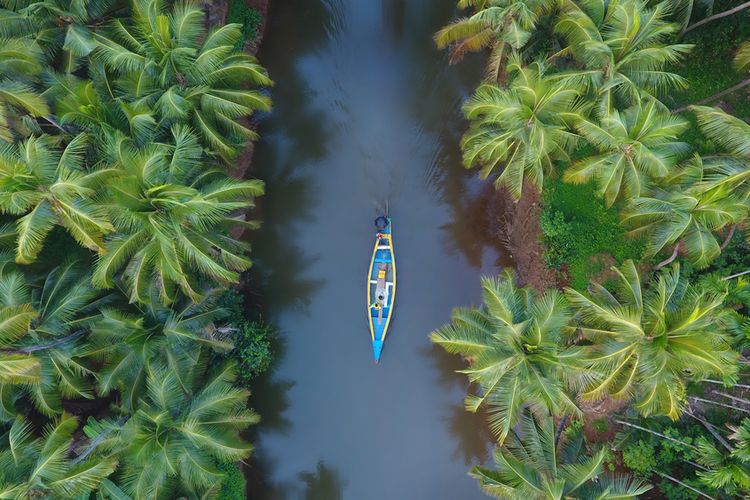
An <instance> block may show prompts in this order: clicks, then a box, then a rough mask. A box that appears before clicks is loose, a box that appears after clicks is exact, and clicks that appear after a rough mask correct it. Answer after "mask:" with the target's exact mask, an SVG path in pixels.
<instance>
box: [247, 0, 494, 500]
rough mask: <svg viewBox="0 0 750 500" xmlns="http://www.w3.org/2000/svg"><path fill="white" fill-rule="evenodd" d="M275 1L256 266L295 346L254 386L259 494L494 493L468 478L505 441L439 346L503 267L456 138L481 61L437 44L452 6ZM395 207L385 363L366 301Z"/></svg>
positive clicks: (428, 0)
mask: <svg viewBox="0 0 750 500" xmlns="http://www.w3.org/2000/svg"><path fill="white" fill-rule="evenodd" d="M271 5H272V7H271V14H270V15H271V18H270V20H269V27H268V36H267V38H266V39H265V41H264V44H263V47H262V51H261V54H260V60H261V62H262V63H263V64H265V65H266V66H267V67H268V68H269V72H270V74H271V76H272V77H273V78H274V79H275V80H276V81H277V86H276V87H275V88H274V90H273V97H274V102H275V105H276V108H275V109H274V111H273V113H271V114H270V115H269V116H268V117H266V118H265V119H264V120H263V122H262V123H261V130H260V132H261V137H262V139H261V142H260V143H259V145H258V148H257V155H256V157H255V164H256V165H258V170H257V171H256V172H254V174H255V175H257V176H258V177H260V178H262V179H264V180H265V181H266V182H267V193H268V195H267V196H266V197H265V198H264V199H262V200H261V203H262V206H261V207H260V214H259V215H258V217H259V218H261V219H263V220H264V227H263V228H262V229H261V230H260V231H257V232H256V233H255V234H254V235H253V237H254V240H255V241H254V242H253V243H254V249H255V250H254V255H255V261H256V263H257V265H256V267H255V269H254V271H253V273H254V274H253V277H254V279H255V280H256V282H257V283H259V284H260V285H259V286H260V287H261V288H262V292H263V293H262V297H263V301H264V309H263V314H264V316H265V317H266V318H268V319H271V320H272V321H274V322H275V323H276V324H277V325H279V326H280V327H281V328H282V330H283V339H284V340H285V342H286V346H285V349H284V350H283V353H281V354H280V355H279V356H278V359H277V360H276V363H275V368H276V371H275V372H274V373H272V374H270V375H269V376H268V377H266V378H264V379H262V380H260V381H258V382H257V383H256V384H255V385H256V386H255V387H253V388H252V389H253V393H254V396H253V399H252V404H253V405H254V406H255V407H256V409H257V410H258V411H259V412H260V413H261V416H262V421H261V424H260V425H259V426H258V427H257V433H258V435H257V436H255V437H254V441H255V442H256V443H257V452H256V454H255V456H254V458H253V462H252V463H251V466H250V468H249V472H248V478H249V480H250V481H249V482H250V485H251V487H250V491H251V498H254V499H256V500H277V499H278V500H297V499H323V498H325V499H339V498H352V499H357V500H370V499H373V500H374V499H378V500H380V499H383V498H394V499H399V498H435V499H442V498H446V499H455V498H461V499H464V500H472V499H481V498H483V495H482V494H481V492H479V490H478V488H477V487H476V483H475V482H474V481H473V480H471V479H470V478H468V477H467V476H466V471H467V468H468V465H470V464H473V463H478V462H481V461H482V460H484V459H485V458H486V455H487V452H486V447H488V446H489V442H490V441H489V439H487V436H485V435H484V433H486V430H485V427H484V425H483V421H482V419H481V417H480V416H477V415H471V414H468V413H466V412H465V411H464V410H463V405H462V400H463V397H464V395H465V393H466V381H465V378H464V377H463V376H462V375H459V374H456V373H454V371H455V370H456V369H457V368H459V367H460V363H461V360H460V359H458V358H456V357H451V356H447V355H446V354H445V353H443V352H442V351H440V350H439V349H436V348H434V347H432V346H431V345H430V344H429V343H428V341H427V334H428V332H429V331H430V330H431V329H433V328H436V327H438V326H440V325H441V324H443V323H444V322H446V321H448V320H449V311H450V308H451V307H452V306H454V305H462V304H463V305H467V304H470V303H472V302H475V303H476V302H477V301H478V300H479V293H480V289H479V279H478V278H479V274H480V273H481V272H494V271H495V269H494V264H495V261H494V259H495V257H496V255H495V251H494V248H493V247H492V246H491V245H490V246H488V241H487V240H486V237H485V235H484V233H485V232H486V228H485V227H484V225H483V224H484V223H483V222H482V219H481V218H480V217H479V213H480V212H481V211H482V210H485V204H484V203H485V202H484V201H483V193H482V184H481V183H480V182H478V181H477V179H476V176H475V174H474V172H470V171H466V170H465V169H464V168H463V167H462V166H461V154H460V150H459V148H458V141H459V139H460V137H461V134H462V132H463V130H464V127H465V125H464V124H463V123H462V122H461V120H460V113H461V111H460V108H461V103H462V102H463V100H464V99H465V98H466V97H467V96H468V93H469V92H470V91H471V89H472V87H473V86H474V85H475V84H476V82H477V81H478V79H479V78H480V76H481V71H482V65H481V64H480V61H478V60H477V61H474V62H472V61H471V60H469V61H467V64H463V65H461V66H460V67H458V66H457V67H451V68H448V67H446V61H445V59H446V57H445V54H442V53H440V52H439V51H437V50H436V49H435V47H434V44H433V42H432V35H433V33H434V31H435V30H436V29H437V28H438V27H440V26H441V25H442V24H444V23H445V22H447V21H448V20H449V19H450V18H451V17H452V16H453V14H454V12H455V0H379V1H378V0H336V1H334V0H288V1H285V2H281V1H279V2H272V4H271ZM386 204H388V205H389V207H390V210H391V213H392V215H393V216H394V220H395V233H394V234H395V235H396V236H395V238H396V245H397V259H399V260H398V262H399V266H400V267H399V277H400V278H401V279H399V291H398V294H399V295H398V296H399V298H398V300H397V308H398V310H397V312H396V316H395V319H394V322H393V324H392V333H390V334H389V339H388V342H387V345H386V350H385V354H384V360H383V363H381V365H380V366H378V367H375V366H373V364H372V362H371V352H370V351H371V346H370V345H369V336H368V335H367V329H366V323H365V320H364V318H365V311H364V304H363V300H364V298H363V296H362V294H363V280H364V275H365V272H366V270H367V263H368V261H367V256H368V252H369V251H370V250H371V248H372V247H371V245H372V228H371V221H372V219H373V218H374V216H375V215H376V213H377V212H378V210H379V209H382V207H383V206H384V205H386ZM321 457H322V458H323V459H324V460H325V462H322V461H321V462H319V460H321ZM316 462H317V463H318V465H317V466H316V467H315V468H314V469H313V470H311V466H312V464H315V463H316ZM373 478H378V480H377V481H373Z"/></svg>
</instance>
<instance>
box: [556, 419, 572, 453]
mask: <svg viewBox="0 0 750 500" xmlns="http://www.w3.org/2000/svg"><path fill="white" fill-rule="evenodd" d="M568 420H570V417H569V416H568V415H565V416H564V417H563V418H562V420H560V424H559V425H558V426H557V431H556V432H555V446H557V443H559V442H560V436H562V433H563V430H565V426H566V425H568Z"/></svg>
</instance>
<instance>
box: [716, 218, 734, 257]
mask: <svg viewBox="0 0 750 500" xmlns="http://www.w3.org/2000/svg"><path fill="white" fill-rule="evenodd" d="M736 230H737V224H732V227H731V229H729V234H727V237H726V238H724V242H723V243H722V244H721V247H719V250H721V251H722V252H723V251H724V249H726V248H727V246H728V245H729V242H730V241H732V236H734V232H735V231H736Z"/></svg>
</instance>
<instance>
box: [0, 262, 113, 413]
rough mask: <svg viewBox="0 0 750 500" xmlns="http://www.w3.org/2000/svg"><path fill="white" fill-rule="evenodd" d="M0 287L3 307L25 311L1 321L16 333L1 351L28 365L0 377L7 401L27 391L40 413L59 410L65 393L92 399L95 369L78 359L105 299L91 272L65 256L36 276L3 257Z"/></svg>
mask: <svg viewBox="0 0 750 500" xmlns="http://www.w3.org/2000/svg"><path fill="white" fill-rule="evenodd" d="M0 290H2V294H0V306H1V307H2V310H3V311H5V312H12V311H14V310H15V311H18V312H23V313H24V316H23V317H20V316H19V317H12V316H9V317H8V323H5V324H4V325H5V326H6V327H7V328H8V329H9V330H7V335H10V333H11V329H13V330H14V331H15V332H16V334H15V339H14V340H13V341H12V342H10V343H8V344H6V345H5V346H4V354H5V355H10V356H11V357H12V358H14V359H17V360H18V361H19V363H22V364H24V365H26V366H27V369H28V372H27V373H26V374H22V375H24V376H23V377H22V378H20V379H18V378H16V377H4V379H0V391H1V392H2V393H3V395H4V396H6V397H7V401H12V400H14V399H17V397H18V396H19V395H27V396H28V397H30V398H31V400H32V401H33V403H34V405H35V407H36V409H37V410H38V411H39V412H40V413H42V414H45V415H54V414H58V413H61V412H62V406H61V400H62V399H63V398H78V397H82V398H87V399H92V398H93V397H94V395H93V390H92V378H93V375H94V374H93V371H92V370H91V369H90V368H89V367H87V366H86V365H85V364H84V363H83V361H82V356H83V350H82V346H81V337H82V336H83V335H84V334H85V333H86V331H87V330H88V328H89V326H90V323H91V322H92V321H93V320H95V319H96V318H97V317H98V315H99V309H100V308H101V307H102V305H103V304H104V303H106V299H105V298H100V297H99V296H100V294H99V292H97V291H96V290H94V288H93V287H92V286H91V283H90V276H89V275H88V274H86V273H84V272H82V271H81V269H80V267H79V266H78V265H77V264H76V263H75V262H68V263H65V264H63V265H61V266H58V267H56V268H54V269H53V270H52V271H50V272H49V273H47V274H46V275H44V276H42V278H41V280H38V282H37V280H33V279H29V278H28V277H26V276H25V275H24V274H23V273H21V272H20V271H19V270H17V269H16V268H15V266H14V265H13V264H12V263H9V262H7V260H6V261H5V262H3V263H2V265H0ZM12 322H15V324H13V323H12ZM22 329H25V331H21V330H22ZM18 382H20V383H21V384H19V383H18ZM14 414H15V410H14V409H13V408H12V407H8V406H7V405H4V406H3V407H2V409H0V416H3V417H4V419H7V417H8V416H9V415H14Z"/></svg>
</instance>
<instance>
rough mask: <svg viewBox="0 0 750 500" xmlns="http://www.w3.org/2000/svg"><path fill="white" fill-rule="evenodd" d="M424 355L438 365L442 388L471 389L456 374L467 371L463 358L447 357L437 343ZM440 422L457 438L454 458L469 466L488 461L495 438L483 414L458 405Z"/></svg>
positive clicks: (467, 390)
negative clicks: (459, 371)
mask: <svg viewBox="0 0 750 500" xmlns="http://www.w3.org/2000/svg"><path fill="white" fill-rule="evenodd" d="M425 352H426V353H427V354H428V355H429V357H430V359H431V360H432V361H433V362H434V363H435V365H436V366H437V373H439V374H440V375H439V385H440V386H441V387H445V388H448V387H456V388H458V389H460V390H461V391H462V392H463V393H469V392H470V391H471V390H472V387H471V386H470V384H469V383H468V381H467V379H466V376H465V375H463V374H461V373H457V371H458V370H462V369H463V368H466V363H464V362H463V360H462V359H461V357H460V356H456V355H452V354H448V353H447V352H445V350H444V349H442V348H441V347H438V346H436V345H434V344H431V345H430V346H429V347H428V348H425ZM441 420H442V422H443V423H444V425H445V426H446V427H447V428H448V431H449V432H450V433H451V435H452V436H454V437H455V440H454V442H455V445H456V446H455V449H454V450H453V454H452V456H453V458H456V459H460V460H462V461H463V463H464V464H466V465H467V466H468V465H473V464H477V463H484V462H485V461H486V460H487V458H488V457H489V451H490V449H491V443H492V442H493V439H492V434H491V432H490V430H489V427H487V420H486V418H485V415H484V414H483V413H481V412H480V413H470V412H468V411H466V408H464V405H463V404H457V405H454V406H452V407H450V408H447V414H445V415H442V417H441Z"/></svg>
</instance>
